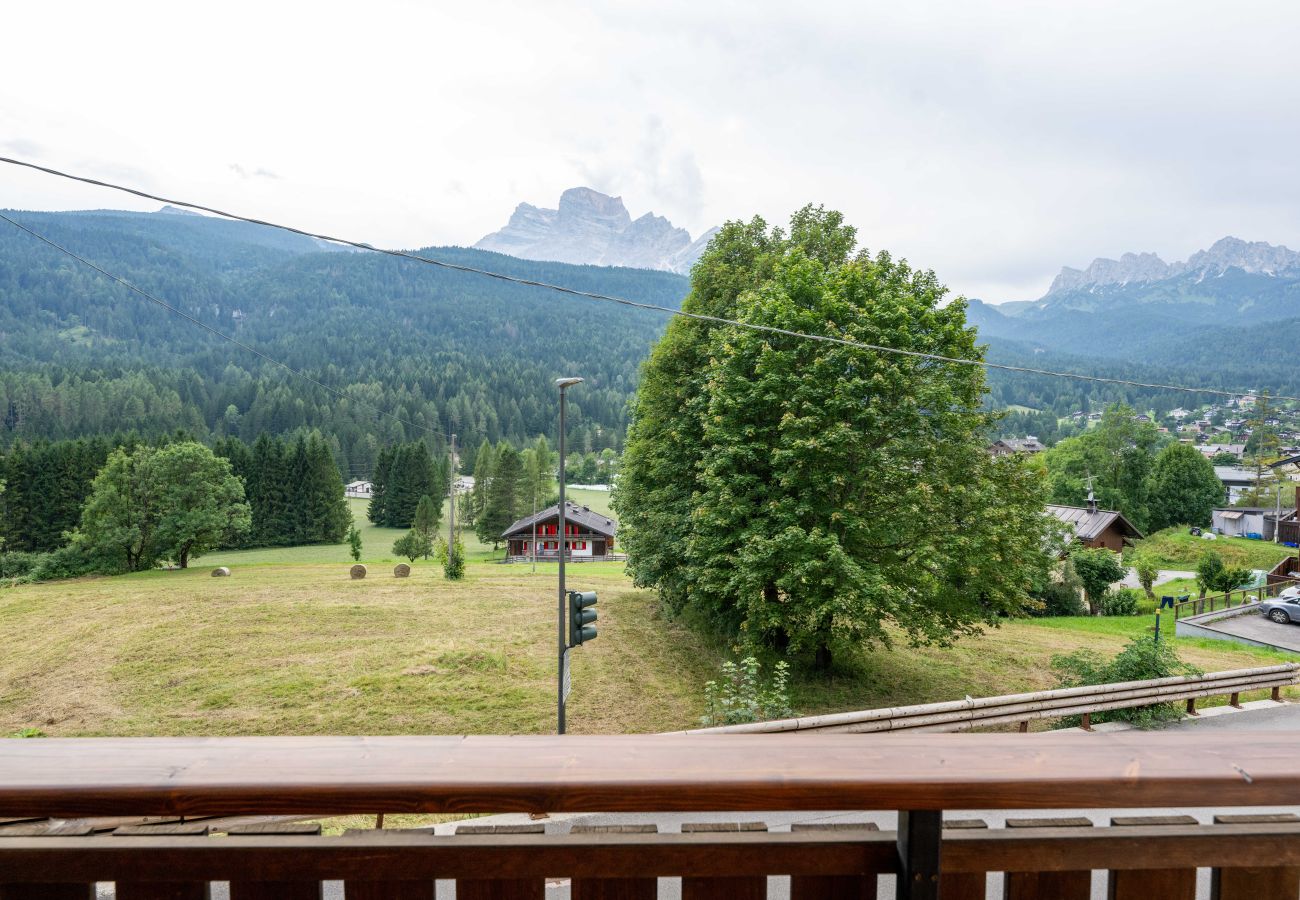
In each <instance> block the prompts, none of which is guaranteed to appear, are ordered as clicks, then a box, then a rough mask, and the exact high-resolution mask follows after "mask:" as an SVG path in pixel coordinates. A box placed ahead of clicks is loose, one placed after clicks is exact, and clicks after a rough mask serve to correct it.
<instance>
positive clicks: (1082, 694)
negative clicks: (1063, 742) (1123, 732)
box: [685, 663, 1300, 734]
mask: <svg viewBox="0 0 1300 900" xmlns="http://www.w3.org/2000/svg"><path fill="white" fill-rule="evenodd" d="M1297 681H1300V664H1297V663H1282V664H1280V665H1275V666H1261V667H1258V668H1254V669H1232V670H1229V671H1226V672H1209V673H1206V674H1204V675H1180V676H1175V677H1172V678H1157V679H1153V680H1150V681H1123V682H1117V683H1115V684H1099V685H1086V686H1083V687H1072V688H1058V689H1056V690H1050V691H1035V692H1032V693H1027V694H1006V695H1003V696H1000V697H976V698H971V697H967V698H966V699H965V700H951V701H947V702H943V703H926V704H922V705H919V706H894V707H885V708H882V709H867V710H859V711H857V712H843V713H831V714H829V715H822V716H801V717H798V718H793V719H777V720H774V721H771V722H750V723H747V724H744V725H723V726H719V727H716V728H698V729H693V730H692V731H688V732H685V733H686V734H708V733H712V734H772V733H776V732H786V731H819V732H823V733H826V732H830V733H833V732H847V733H867V732H880V731H962V730H965V729H968V728H977V727H981V726H985V725H1007V724H1017V723H1018V724H1020V725H1021V730H1022V731H1023V730H1026V728H1025V726H1026V725H1027V724H1028V723H1029V722H1030V721H1032V720H1035V719H1055V718H1061V717H1064V716H1085V717H1087V716H1089V715H1090V714H1091V713H1097V712H1106V711H1109V710H1113V709H1132V708H1134V707H1139V706H1151V705H1153V704H1156V703H1171V702H1181V701H1188V702H1189V703H1191V704H1194V703H1195V701H1196V700H1197V699H1199V698H1201V697H1215V696H1223V695H1230V696H1231V697H1232V699H1233V702H1234V704H1235V702H1236V700H1237V696H1238V695H1239V694H1242V693H1245V692H1246V691H1255V690H1268V691H1272V694H1273V697H1274V699H1278V698H1279V695H1280V692H1281V689H1282V688H1284V687H1289V686H1290V685H1293V684H1296V683H1297ZM1188 709H1189V711H1191V710H1193V709H1194V707H1193V706H1191V705H1189V707H1188ZM1086 724H1087V722H1086V721H1085V725H1086Z"/></svg>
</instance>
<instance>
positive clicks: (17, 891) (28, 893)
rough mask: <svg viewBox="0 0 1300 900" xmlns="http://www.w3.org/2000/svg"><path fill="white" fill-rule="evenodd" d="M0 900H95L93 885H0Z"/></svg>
mask: <svg viewBox="0 0 1300 900" xmlns="http://www.w3.org/2000/svg"><path fill="white" fill-rule="evenodd" d="M0 900H95V886H94V885H93V884H60V883H57V882H56V883H54V884H0Z"/></svg>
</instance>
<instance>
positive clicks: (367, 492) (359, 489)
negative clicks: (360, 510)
mask: <svg viewBox="0 0 1300 900" xmlns="http://www.w3.org/2000/svg"><path fill="white" fill-rule="evenodd" d="M374 492H375V486H374V485H373V484H371V483H370V482H369V481H350V482H348V484H347V485H346V486H345V487H344V488H343V496H344V497H354V498H356V499H359V500H369V499H370V496H371V494H373V493H374Z"/></svg>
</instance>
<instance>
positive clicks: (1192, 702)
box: [1187, 697, 1200, 716]
mask: <svg viewBox="0 0 1300 900" xmlns="http://www.w3.org/2000/svg"><path fill="white" fill-rule="evenodd" d="M1187 714H1188V715H1189V716H1199V715H1200V713H1198V712H1197V711H1196V698H1195V697H1188V698H1187Z"/></svg>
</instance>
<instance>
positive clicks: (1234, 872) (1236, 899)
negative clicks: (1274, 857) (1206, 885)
mask: <svg viewBox="0 0 1300 900" xmlns="http://www.w3.org/2000/svg"><path fill="white" fill-rule="evenodd" d="M1297 896H1300V868H1258V869H1256V868H1246V869H1215V870H1214V871H1213V872H1211V873H1210V897H1211V900H1283V898H1285V900H1292V898H1294V897H1297Z"/></svg>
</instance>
